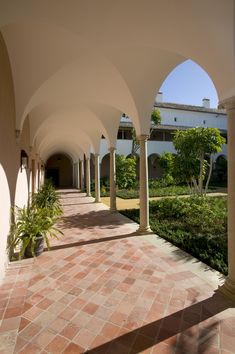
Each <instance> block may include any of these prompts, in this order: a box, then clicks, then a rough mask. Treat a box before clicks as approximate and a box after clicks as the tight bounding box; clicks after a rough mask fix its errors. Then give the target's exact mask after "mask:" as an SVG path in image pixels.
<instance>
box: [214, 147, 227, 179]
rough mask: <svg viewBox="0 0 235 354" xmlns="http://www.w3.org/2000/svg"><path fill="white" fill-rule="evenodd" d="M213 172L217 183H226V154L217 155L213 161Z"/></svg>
mask: <svg viewBox="0 0 235 354" xmlns="http://www.w3.org/2000/svg"><path fill="white" fill-rule="evenodd" d="M213 174H214V175H215V177H216V178H217V180H218V182H219V183H226V181H227V175H228V161H227V156H226V155H224V154H220V155H219V156H217V158H216V160H215V162H214V171H213Z"/></svg>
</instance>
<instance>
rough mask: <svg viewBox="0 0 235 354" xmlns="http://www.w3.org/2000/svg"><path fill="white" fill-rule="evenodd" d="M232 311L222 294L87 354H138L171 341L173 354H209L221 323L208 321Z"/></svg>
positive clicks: (230, 304)
mask: <svg viewBox="0 0 235 354" xmlns="http://www.w3.org/2000/svg"><path fill="white" fill-rule="evenodd" d="M230 307H234V304H232V303H231V302H230V301H229V300H227V299H225V298H224V297H223V296H222V295H221V294H220V293H215V294H214V295H213V296H212V297H210V298H208V299H206V300H203V301H200V302H197V303H194V304H193V305H191V306H189V307H187V308H185V309H183V310H181V311H178V312H175V313H173V314H171V315H169V316H166V317H164V318H161V319H159V320H157V321H154V322H152V323H149V324H147V325H145V326H142V327H140V328H137V329H135V330H133V331H130V332H128V333H126V334H124V335H122V336H119V337H117V338H115V339H113V340H111V341H109V342H106V343H104V344H102V345H100V346H98V347H96V348H94V349H92V350H88V351H86V354H88V353H89V354H90V353H93V354H95V353H96V354H101V353H125V352H128V350H130V347H131V353H132V354H137V353H140V352H143V351H145V350H147V349H149V348H151V347H152V346H154V345H157V344H160V343H161V342H163V341H166V340H168V339H169V341H168V343H169V345H170V346H171V347H172V350H173V351H172V352H175V350H176V353H177V354H188V353H201V354H203V353H207V352H208V349H209V348H210V347H211V345H212V343H213V341H214V340H216V339H215V338H214V337H215V335H216V331H215V330H214V329H215V328H216V327H217V326H219V324H220V321H219V319H211V321H208V320H209V319H210V318H211V317H213V316H215V315H217V314H219V313H220V312H222V311H224V310H226V309H228V308H230ZM203 321H205V323H204V325H203V326H202V327H200V328H199V327H198V326H197V325H198V324H199V323H201V322H203ZM137 335H138V337H137ZM170 339H171V340H170ZM133 343H134V344H133ZM132 344H133V346H132ZM160 350H161V349H160V348H159V353H161V351H160ZM169 352H170V351H169ZM156 353H157V352H156Z"/></svg>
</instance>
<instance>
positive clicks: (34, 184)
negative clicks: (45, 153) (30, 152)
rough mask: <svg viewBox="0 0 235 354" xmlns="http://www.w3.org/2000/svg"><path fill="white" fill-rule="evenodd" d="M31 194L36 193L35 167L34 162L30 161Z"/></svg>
mask: <svg viewBox="0 0 235 354" xmlns="http://www.w3.org/2000/svg"><path fill="white" fill-rule="evenodd" d="M31 168H32V194H34V193H35V192H36V166H35V160H34V159H32V164H31Z"/></svg>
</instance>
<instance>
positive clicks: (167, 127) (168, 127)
mask: <svg viewBox="0 0 235 354" xmlns="http://www.w3.org/2000/svg"><path fill="white" fill-rule="evenodd" d="M132 127H133V124H132V123H131V122H123V121H121V122H120V128H132ZM152 127H154V124H152ZM154 128H155V129H156V130H171V131H175V130H186V129H190V128H195V127H189V126H186V125H170V124H158V125H157V126H155V127H154ZM219 130H220V132H221V133H224V134H225V133H227V130H226V129H219Z"/></svg>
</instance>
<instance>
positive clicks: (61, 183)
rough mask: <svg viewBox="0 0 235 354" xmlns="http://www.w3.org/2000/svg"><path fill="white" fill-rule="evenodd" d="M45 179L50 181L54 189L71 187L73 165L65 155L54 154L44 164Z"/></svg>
mask: <svg viewBox="0 0 235 354" xmlns="http://www.w3.org/2000/svg"><path fill="white" fill-rule="evenodd" d="M45 176H46V179H51V180H52V182H53V184H54V186H55V187H56V188H72V187H73V164H72V161H71V158H70V157H68V156H67V155H65V154H54V155H52V156H51V157H50V158H49V159H48V160H47V163H46V168H45Z"/></svg>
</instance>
